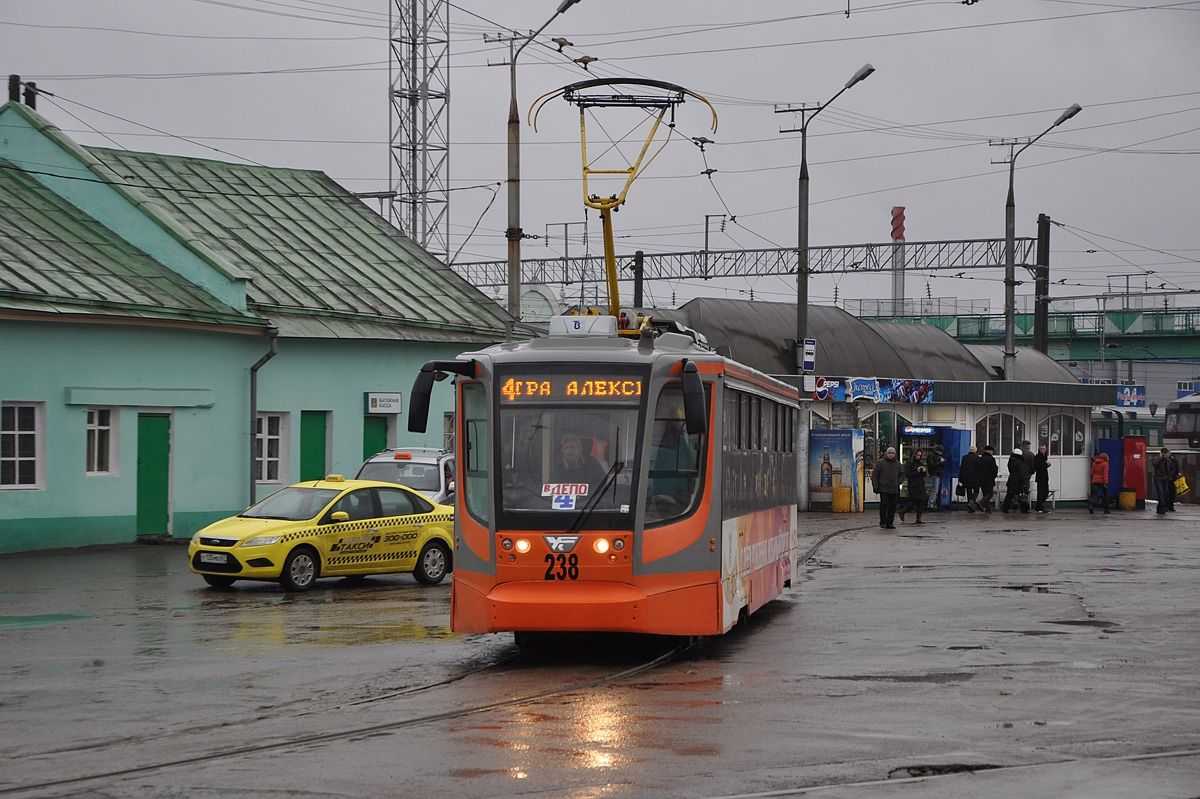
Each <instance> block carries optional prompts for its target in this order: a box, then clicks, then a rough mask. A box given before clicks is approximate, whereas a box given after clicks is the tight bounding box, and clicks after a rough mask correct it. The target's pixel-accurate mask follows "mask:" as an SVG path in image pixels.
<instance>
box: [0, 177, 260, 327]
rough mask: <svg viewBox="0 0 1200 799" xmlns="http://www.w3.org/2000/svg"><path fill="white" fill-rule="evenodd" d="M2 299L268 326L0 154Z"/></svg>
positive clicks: (62, 310) (30, 307)
mask: <svg viewBox="0 0 1200 799" xmlns="http://www.w3.org/2000/svg"><path fill="white" fill-rule="evenodd" d="M0 230H3V231H6V233H5V234H4V235H3V236H0V303H2V304H3V306H4V307H5V308H8V309H10V310H16V311H30V312H40V313H56V314H71V315H78V314H88V315H103V316H138V317H142V318H153V319H171V320H183V321H194V322H205V323H218V324H235V325H248V326H253V327H265V325H266V322H265V321H264V320H262V319H259V318H256V317H255V316H254V315H252V314H246V313H243V312H240V311H237V310H235V309H234V308H231V307H229V306H228V305H225V304H224V303H222V302H220V301H219V300H217V299H216V298H215V297H213V296H212V295H210V294H209V293H208V292H206V291H204V290H203V289H200V288H199V287H197V286H195V285H194V284H192V283H190V282H188V281H187V280H185V279H184V278H183V277H181V276H180V275H178V274H176V273H175V272H173V271H171V270H170V269H168V268H167V267H165V266H163V265H162V264H161V263H159V262H158V261H156V260H155V259H153V258H151V257H150V256H149V255H147V254H146V253H144V252H142V251H141V250H139V249H137V248H136V247H134V246H133V245H131V244H129V243H128V242H126V241H125V240H124V239H122V238H121V237H120V236H118V235H116V234H115V233H113V232H112V231H110V230H109V229H108V228H106V227H105V226H104V225H102V224H100V223H99V222H98V221H96V220H95V219H93V218H92V217H90V216H88V215H87V214H84V213H82V212H81V211H80V210H79V209H78V208H76V207H75V206H74V205H71V204H70V203H69V202H67V201H66V200H64V199H63V198H61V197H59V196H58V195H57V194H55V193H54V192H53V191H51V190H50V189H48V188H47V187H45V186H44V185H42V184H41V183H39V182H38V181H37V180H35V179H34V178H33V176H32V175H29V174H28V173H26V172H25V171H23V170H21V169H19V168H17V167H16V165H14V164H13V163H12V162H10V161H7V160H4V159H0Z"/></svg>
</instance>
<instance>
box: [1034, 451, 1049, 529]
mask: <svg viewBox="0 0 1200 799" xmlns="http://www.w3.org/2000/svg"><path fill="white" fill-rule="evenodd" d="M1033 482H1034V483H1036V484H1037V505H1036V506H1035V507H1036V508H1037V512H1038V513H1049V512H1050V511H1048V510H1046V500H1047V499H1048V498H1049V497H1050V453H1049V451H1048V450H1047V448H1046V445H1045V444H1040V445H1038V451H1037V454H1036V455H1034V456H1033Z"/></svg>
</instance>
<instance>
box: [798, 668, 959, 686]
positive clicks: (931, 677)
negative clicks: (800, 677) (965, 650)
mask: <svg viewBox="0 0 1200 799" xmlns="http://www.w3.org/2000/svg"><path fill="white" fill-rule="evenodd" d="M974 676H975V675H974V674H968V673H964V672H960V671H943V672H935V673H932V674H839V675H837V676H832V677H821V678H820V679H822V680H848V681H850V682H909V683H936V684H938V685H946V684H949V683H956V682H966V681H967V680H970V679H972V678H973V677H974Z"/></svg>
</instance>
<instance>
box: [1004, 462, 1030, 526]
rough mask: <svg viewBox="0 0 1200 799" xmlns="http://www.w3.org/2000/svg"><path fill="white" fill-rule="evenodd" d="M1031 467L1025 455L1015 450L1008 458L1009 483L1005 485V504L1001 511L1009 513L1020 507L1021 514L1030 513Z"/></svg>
mask: <svg viewBox="0 0 1200 799" xmlns="http://www.w3.org/2000/svg"><path fill="white" fill-rule="evenodd" d="M1029 477H1030V475H1029V466H1028V465H1027V464H1026V463H1025V455H1024V453H1023V452H1021V450H1019V449H1014V450H1013V452H1012V455H1010V456H1009V457H1008V482H1006V483H1005V492H1004V502H1003V503H1002V504H1001V505H1000V510H1001V511H1003V512H1004V513H1008V512H1009V511H1010V510H1012V508H1013V506H1020V508H1021V513H1029Z"/></svg>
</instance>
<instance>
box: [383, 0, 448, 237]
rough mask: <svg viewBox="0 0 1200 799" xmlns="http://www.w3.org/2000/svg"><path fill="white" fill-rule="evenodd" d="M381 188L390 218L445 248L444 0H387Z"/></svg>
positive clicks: (409, 232) (407, 232)
mask: <svg viewBox="0 0 1200 799" xmlns="http://www.w3.org/2000/svg"><path fill="white" fill-rule="evenodd" d="M388 46H389V48H390V51H391V55H390V60H389V62H388V102H389V104H390V105H391V110H390V112H389V123H388V152H389V156H390V157H389V159H388V187H389V189H390V190H391V191H392V192H394V195H393V197H392V199H391V202H390V206H389V208H390V217H391V221H392V224H394V225H396V226H397V227H398V228H400V230H402V231H403V232H404V233H405V235H407V236H408V237H409V238H411V239H413V240H414V241H416V242H417V243H418V244H420V245H421V246H423V247H424V248H425V249H427V250H429V251H430V252H431V253H433V254H434V255H435V256H437V257H438V258H441V259H443V260H445V259H446V258H448V257H449V253H450V194H449V192H448V191H447V189H448V188H449V182H450V3H449V2H447V0H389V5H388Z"/></svg>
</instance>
